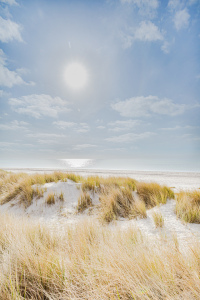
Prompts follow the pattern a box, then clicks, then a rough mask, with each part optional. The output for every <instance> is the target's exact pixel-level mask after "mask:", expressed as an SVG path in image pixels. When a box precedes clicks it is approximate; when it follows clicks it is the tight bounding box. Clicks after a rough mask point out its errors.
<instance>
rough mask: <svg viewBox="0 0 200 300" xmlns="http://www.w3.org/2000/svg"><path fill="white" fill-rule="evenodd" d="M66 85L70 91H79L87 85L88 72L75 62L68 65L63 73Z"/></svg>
mask: <svg viewBox="0 0 200 300" xmlns="http://www.w3.org/2000/svg"><path fill="white" fill-rule="evenodd" d="M64 77H65V81H66V83H67V85H68V86H69V87H70V88H72V89H75V90H77V89H81V88H84V87H85V86H86V85H87V82H88V72H87V70H86V68H85V67H84V66H83V65H82V64H80V63H77V62H73V63H70V64H69V65H68V66H67V67H66V69H65V73H64Z"/></svg>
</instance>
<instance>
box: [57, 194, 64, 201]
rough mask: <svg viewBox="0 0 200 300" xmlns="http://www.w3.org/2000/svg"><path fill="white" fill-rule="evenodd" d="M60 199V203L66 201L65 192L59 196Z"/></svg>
mask: <svg viewBox="0 0 200 300" xmlns="http://www.w3.org/2000/svg"><path fill="white" fill-rule="evenodd" d="M58 198H59V200H60V201H64V194H63V192H61V193H60V195H59V197H58Z"/></svg>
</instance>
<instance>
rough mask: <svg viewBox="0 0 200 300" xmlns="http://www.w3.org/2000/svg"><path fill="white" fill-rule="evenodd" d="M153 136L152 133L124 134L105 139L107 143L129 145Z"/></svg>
mask: <svg viewBox="0 0 200 300" xmlns="http://www.w3.org/2000/svg"><path fill="white" fill-rule="evenodd" d="M153 135H155V133H154V132H144V133H126V134H122V135H118V136H113V137H109V138H106V139H105V140H106V141H108V142H114V143H129V142H132V141H136V140H143V139H146V138H149V137H151V136H153Z"/></svg>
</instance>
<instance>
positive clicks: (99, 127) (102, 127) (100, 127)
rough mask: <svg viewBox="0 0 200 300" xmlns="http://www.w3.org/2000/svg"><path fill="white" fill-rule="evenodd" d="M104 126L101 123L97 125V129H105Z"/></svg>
mask: <svg viewBox="0 0 200 300" xmlns="http://www.w3.org/2000/svg"><path fill="white" fill-rule="evenodd" d="M105 128H106V127H105V126H103V125H100V126H97V129H105Z"/></svg>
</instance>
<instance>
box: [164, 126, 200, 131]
mask: <svg viewBox="0 0 200 300" xmlns="http://www.w3.org/2000/svg"><path fill="white" fill-rule="evenodd" d="M196 128H198V126H190V125H186V126H179V125H177V126H175V127H166V128H160V130H166V131H168V130H169V131H176V130H181V129H196Z"/></svg>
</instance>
